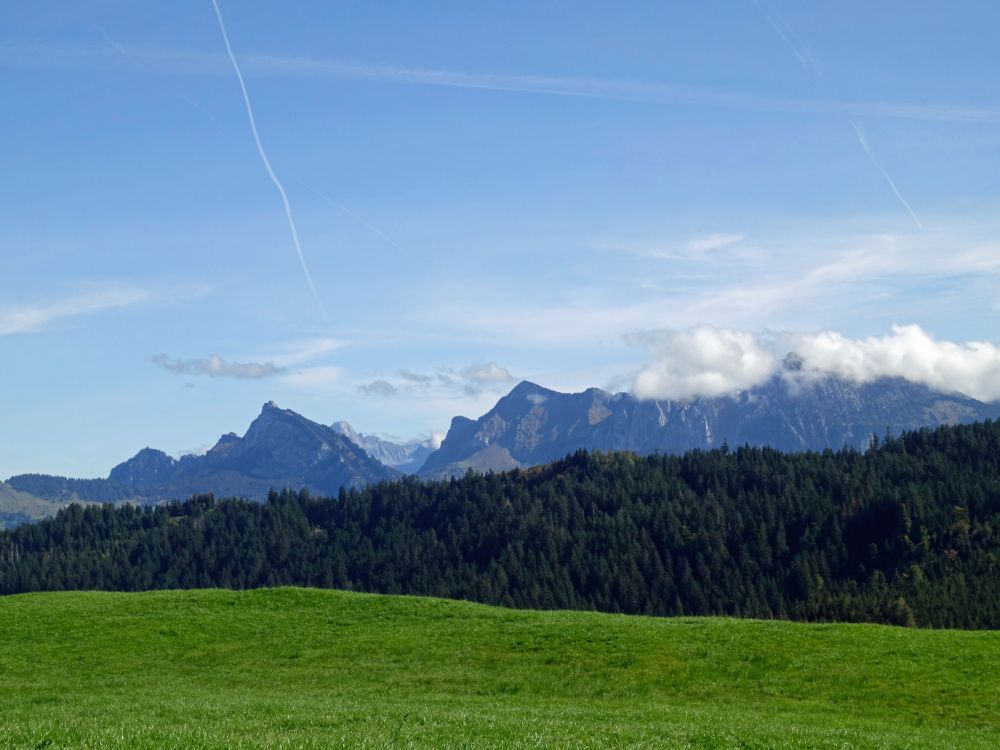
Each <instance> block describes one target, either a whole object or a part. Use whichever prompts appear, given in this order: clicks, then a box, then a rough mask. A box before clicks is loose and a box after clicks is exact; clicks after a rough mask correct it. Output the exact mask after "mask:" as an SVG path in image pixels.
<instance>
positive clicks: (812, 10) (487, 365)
mask: <svg viewBox="0 0 1000 750" xmlns="http://www.w3.org/2000/svg"><path fill="white" fill-rule="evenodd" d="M873 6H877V7H873ZM220 9H221V11H222V13H223V16H224V19H225V24H226V28H227V31H228V33H229V38H230V41H231V43H232V48H233V51H234V53H235V56H236V59H237V62H238V64H239V65H240V68H241V71H242V73H243V76H244V79H245V82H246V85H247V88H248V91H249V95H250V98H251V101H252V105H253V109H254V113H255V115H256V124H257V127H258V129H259V133H260V137H261V141H262V144H263V146H264V148H265V151H266V154H267V156H268V157H269V159H270V162H271V164H272V166H273V169H274V171H275V173H276V175H277V176H278V178H279V179H280V181H281V183H282V185H283V187H284V189H285V191H286V192H287V195H288V198H289V202H290V206H291V209H292V212H293V216H294V221H295V225H296V227H297V230H298V234H299V237H300V240H301V249H302V253H303V257H304V259H305V261H306V267H307V269H308V273H309V276H310V277H311V279H312V281H313V283H314V285H315V288H316V290H317V291H318V294H319V296H320V298H321V302H322V308H325V309H326V311H327V312H326V313H324V312H323V310H322V309H321V306H320V305H319V304H317V302H316V300H315V299H314V298H313V296H312V295H311V293H310V289H309V285H308V283H307V279H306V275H305V273H304V271H303V268H302V267H301V265H300V262H299V260H298V257H297V255H296V251H295V247H294V245H293V242H292V238H291V235H290V232H289V225H288V223H287V221H286V218H285V213H284V209H283V207H282V203H281V198H280V195H279V193H278V191H277V190H276V189H275V186H274V184H273V183H272V182H271V180H270V179H269V177H268V174H267V172H266V170H265V167H264V164H263V163H262V161H261V159H260V157H259V155H258V153H257V151H256V147H255V145H254V140H253V137H252V134H251V130H250V124H249V122H248V119H247V113H246V110H245V109H244V105H243V100H242V98H241V93H240V88H239V83H238V81H237V78H236V74H235V71H234V69H233V67H232V65H231V63H230V61H229V58H228V57H227V55H226V50H225V46H224V44H223V39H222V35H221V33H220V28H219V25H218V21H217V19H216V16H215V12H214V10H213V7H212V3H211V0H204V1H202V0H197V1H195V0H183V1H180V0H179V1H178V2H171V3H158V2H136V1H129V2H125V1H117V0H102V1H94V2H83V1H78V0H74V1H73V2H57V1H55V0H53V1H51V2H47V3H44V4H42V3H37V2H22V1H21V0H8V2H5V3H4V4H3V6H2V7H0V69H2V76H3V78H2V81H3V84H2V87H3V95H4V102H5V103H4V108H3V111H4V114H3V115H2V116H0V136H2V137H0V148H2V150H3V164H4V170H5V179H4V180H3V181H2V182H0V361H2V366H3V370H2V372H3V375H2V380H0V383H2V385H3V387H2V389H0V410H2V413H3V415H4V416H3V422H2V424H3V429H2V430H0V476H2V477H6V476H8V475H10V474H13V473H20V472H28V471H43V472H50V473H60V474H69V475H77V476H98V475H105V474H106V473H107V471H108V470H109V469H110V468H111V466H113V465H114V464H115V463H117V462H118V461H120V460H122V459H124V458H127V457H128V456H130V455H132V454H133V453H135V452H136V451H137V450H138V449H139V448H142V447H143V446H146V445H152V446H155V447H159V448H162V449H164V450H166V451H168V452H170V453H173V454H178V453H182V452H187V451H199V450H204V449H205V448H207V447H208V446H209V445H211V444H212V443H213V442H214V441H215V439H216V438H217V437H218V435H219V434H221V433H223V432H228V431H231V430H232V431H236V432H240V433H242V431H243V430H244V429H245V428H246V426H247V425H248V424H249V422H250V421H251V420H252V419H253V417H254V416H255V415H256V414H257V412H258V411H259V409H260V406H261V404H262V403H263V402H264V401H267V400H269V399H274V400H275V401H277V402H278V403H279V405H281V406H285V407H289V408H293V409H295V410H297V411H300V412H302V413H303V414H305V415H306V416H308V417H310V418H312V419H315V420H318V421H323V422H332V421H334V420H337V419H347V420H349V421H351V422H352V423H353V424H354V425H355V427H356V428H358V429H359V430H360V431H362V432H374V433H380V434H385V435H389V436H395V437H400V438H404V437H412V436H417V435H426V434H430V433H431V432H432V431H436V430H443V429H446V428H447V426H448V423H449V421H450V418H451V416H453V415H455V414H466V415H469V416H478V415H479V414H481V413H482V412H484V411H485V410H486V409H488V408H489V407H490V406H491V405H492V403H493V402H495V400H496V399H497V398H498V396H499V395H500V394H502V393H503V392H505V391H506V390H508V389H509V388H510V387H511V385H512V384H513V382H514V381H516V380H518V379H521V378H529V379H532V380H535V381H537V382H539V383H541V384H543V385H546V386H549V387H554V388H559V389H580V388H584V387H587V386H591V385H596V386H601V387H611V388H615V389H620V390H629V389H633V390H634V391H635V392H636V393H637V395H641V396H648V397H685V396H689V395H694V394H697V393H706V394H708V395H717V394H724V393H729V392H735V391H736V390H738V389H740V388H742V387H747V386H749V385H752V384H753V383H754V382H757V381H759V380H760V379H761V378H763V377H766V376H768V375H769V374H771V373H772V372H773V370H774V361H776V359H780V356H781V355H782V354H783V353H784V351H787V350H789V349H791V348H795V349H796V350H801V351H804V352H806V353H807V360H808V361H809V362H811V363H812V364H813V365H814V367H815V368H816V369H817V370H822V371H835V372H838V373H839V374H843V375H847V376H851V377H856V378H870V377H875V376H877V375H879V374H903V375H906V376H908V377H911V376H912V377H913V378H914V379H917V380H920V381H921V382H926V383H928V384H930V385H933V386H935V387H940V388H943V389H947V390H959V391H962V392H966V393H970V394H972V395H975V396H977V397H980V398H984V399H990V400H992V399H996V398H998V397H1000V389H998V386H996V385H993V384H994V383H996V382H1000V350H998V348H997V346H996V343H995V342H997V341H998V339H1000V336H998V334H997V323H998V320H1000V309H998V302H997V300H1000V294H998V291H1000V290H998V279H1000V243H998V241H997V229H998V225H1000V220H998V219H997V216H998V213H997V207H998V202H1000V201H998V199H1000V195H998V190H997V177H996V176H997V174H1000V148H998V146H1000V89H998V85H997V80H998V73H1000V49H998V47H997V45H996V43H995V34H993V30H995V29H996V27H997V25H998V23H1000V7H998V6H996V4H994V3H988V2H964V3H963V2H958V3H951V4H948V5H947V7H945V6H944V5H942V4H939V3H931V2H916V3H915V2H882V3H878V4H872V3H863V2H839V3H801V2H796V3H793V2H790V1H789V0H759V2H753V0H746V1H745V2H742V1H740V0H731V1H730V2H711V1H709V2H703V3H674V2H671V3H663V2H626V3H591V2H531V3H520V2H508V3H491V4H486V3H468V2H432V1H429V2H424V3H402V2H370V1H366V2H346V1H345V2H291V3H288V2H282V3H279V2H239V3H236V2H232V1H231V0H220Z"/></svg>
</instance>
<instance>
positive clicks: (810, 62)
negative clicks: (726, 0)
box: [753, 0, 924, 229]
mask: <svg viewBox="0 0 1000 750" xmlns="http://www.w3.org/2000/svg"><path fill="white" fill-rule="evenodd" d="M762 2H763V3H764V4H765V5H766V6H767V7H766V9H765V7H764V6H762V5H761V3H762ZM753 4H754V7H755V8H756V9H757V11H758V12H759V13H760V15H761V16H762V17H763V18H764V20H765V21H767V23H768V25H769V26H770V27H771V28H772V29H773V30H774V31H775V33H777V34H778V36H780V37H781V39H782V40H783V41H784V42H785V44H786V45H787V46H788V48H789V49H790V50H791V51H792V53H793V54H794V55H795V56H796V57H797V58H798V60H799V62H800V63H801V64H802V67H803V68H804V69H805V71H806V73H808V74H809V75H810V76H812V77H813V78H814V79H815V78H816V77H817V66H816V62H815V58H813V56H812V54H811V53H810V52H809V50H808V48H807V47H806V46H805V45H804V44H802V43H801V42H800V41H799V39H798V36H797V35H796V33H795V30H794V29H792V27H791V26H789V25H788V24H787V23H786V22H785V20H784V19H783V18H782V17H781V14H780V13H779V12H778V9H777V8H775V7H774V6H773V5H772V4H771V3H770V1H769V0H753ZM847 121H848V122H849V123H851V127H852V128H854V132H855V134H857V136H858V142H859V143H860V144H861V148H863V149H864V151H865V154H867V156H868V159H869V160H870V161H871V163H872V164H874V165H875V168H876V169H878V171H879V172H881V173H882V176H883V177H884V178H885V181H886V182H887V183H889V187H890V188H892V192H894V193H895V194H896V197H897V198H899V202H900V203H902V204H903V207H904V208H905V209H906V210H907V212H908V213H909V214H910V218H912V219H913V223H914V224H916V225H917V227H918V228H920V229H923V228H924V225H923V224H922V223H921V222H920V219H919V218H918V217H917V214H916V212H915V211H914V210H913V208H912V207H911V206H910V204H909V203H908V202H907V200H906V198H904V197H903V194H902V193H900V192H899V188H897V187H896V183H895V182H893V180H892V177H890V176H889V173H888V172H887V171H886V170H885V167H883V166H882V163H881V162H880V161H879V160H878V158H877V157H876V156H875V154H874V153H873V152H872V150H871V147H870V146H869V145H868V139H867V138H866V137H865V134H864V131H862V130H861V128H859V127H858V125H857V123H856V122H854V120H852V119H850V118H847Z"/></svg>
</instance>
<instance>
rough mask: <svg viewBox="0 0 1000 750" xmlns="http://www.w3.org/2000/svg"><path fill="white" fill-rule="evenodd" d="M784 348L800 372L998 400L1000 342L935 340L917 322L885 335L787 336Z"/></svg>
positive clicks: (999, 392)
mask: <svg viewBox="0 0 1000 750" xmlns="http://www.w3.org/2000/svg"><path fill="white" fill-rule="evenodd" d="M784 339H785V346H786V347H787V348H789V349H791V350H793V351H795V352H796V353H797V354H799V356H801V357H802V360H803V370H804V371H805V372H806V373H807V374H808V373H814V374H828V373H829V374H833V375H837V376H839V377H842V378H846V379H850V380H853V381H856V382H861V383H867V382H871V381H873V380H876V379H878V378H882V377H899V378H905V379H906V380H909V381H912V382H914V383H921V384H922V385H926V386H928V387H930V388H933V389H935V390H939V391H945V392H958V393H963V394H965V395H967V396H972V397H973V398H976V399H979V400H981V401H996V400H998V399H1000V346H997V345H996V344H993V343H990V342H987V341H967V342H963V343H956V342H952V341H938V340H937V339H935V338H934V337H933V336H931V335H930V334H928V333H927V332H926V331H924V330H923V329H922V328H921V327H920V326H917V325H902V326H900V325H897V326H893V327H892V332H891V333H890V334H888V335H886V336H880V337H879V336H870V337H868V338H862V339H850V338H847V337H846V336H844V335H842V334H840V333H837V332H836V331H825V332H823V333H818V334H786V335H785V336H784Z"/></svg>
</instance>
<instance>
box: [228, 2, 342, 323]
mask: <svg viewBox="0 0 1000 750" xmlns="http://www.w3.org/2000/svg"><path fill="white" fill-rule="evenodd" d="M212 7H213V8H215V16H216V18H218V19H219V30H220V31H221V32H222V41H224V42H225V43H226V52H227V53H229V61H230V62H231V63H232V64H233V70H235V71H236V78H237V80H239V82H240V90H241V91H242V92H243V103H244V104H246V107H247V118H248V119H249V120H250V130H251V131H253V139H254V142H255V143H256V144H257V153H258V154H260V159H261V161H262V162H264V167H265V168H266V169H267V173H268V175H269V176H270V177H271V182H273V183H274V186H275V187H276V188H277V189H278V193H279V195H281V202H282V204H283V205H284V206H285V216H286V217H287V218H288V228H289V230H291V233H292V243H293V244H294V245H295V252H296V253H297V254H298V256H299V264H300V265H301V266H302V273H303V275H305V277H306V283H307V284H308V285H309V291H310V292H312V296H313V299H314V300H316V304H317V306H318V307H319V309H320V311H321V312H322V313H323V317H324V318H326V319H327V321H329V320H330V313H329V312H328V311H327V309H326V305H324V304H323V300H322V299H321V298H320V296H319V292H318V291H317V290H316V285H315V284H314V283H313V280H312V274H310V273H309V266H308V265H306V258H305V256H304V255H303V254H302V246H301V245H300V244H299V232H298V230H297V229H296V228H295V219H293V218H292V207H291V206H290V205H289V203H288V196H287V195H286V194H285V188H284V187H283V186H282V184H281V180H279V179H278V176H277V175H276V174H275V173H274V170H273V169H272V168H271V161H270V159H268V158H267V153H266V152H265V151H264V146H263V145H262V144H261V142H260V135H259V134H258V133H257V122H256V121H255V120H254V116H253V107H251V106H250V95H249V94H248V93H247V87H246V84H245V83H244V82H243V74H242V73H241V72H240V66H239V65H238V64H237V62H236V56H235V55H234V54H233V48H232V47H231V46H230V44H229V35H228V34H227V33H226V25H225V23H223V21H222V11H220V10H219V4H218V3H217V2H216V0H212Z"/></svg>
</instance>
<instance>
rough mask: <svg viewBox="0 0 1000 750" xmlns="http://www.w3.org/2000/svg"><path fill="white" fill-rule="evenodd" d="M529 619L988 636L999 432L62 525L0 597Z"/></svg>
mask: <svg viewBox="0 0 1000 750" xmlns="http://www.w3.org/2000/svg"><path fill="white" fill-rule="evenodd" d="M287 584H294V585H303V586H321V587H336V588H344V589H354V590H359V591H371V592H382V593H404V594H424V595H434V596H443V597H453V598H462V599H472V600H476V601H480V602H487V603H493V604H501V605H510V606H516V607H530V608H573V609H597V610H604V611H610V612H624V613H639V614H653V615H708V614H722V615H734V616H739V617H763V618H789V619H796V620H838V621H870V622H882V623H894V624H899V625H911V626H912V625H916V626H923V627H959V628H998V627H1000V422H983V423H978V424H973V425H966V426H958V427H943V428H940V429H937V430H934V431H931V430H922V431H918V432H912V433H906V434H904V435H902V436H900V437H894V438H888V437H887V438H885V439H883V440H878V439H875V440H873V441H872V445H871V447H870V448H869V449H868V450H867V451H865V452H859V451H855V450H851V449H844V450H841V451H837V452H834V451H826V452H823V453H813V452H810V453H801V454H786V453H781V452H779V451H776V450H772V449H768V448H747V447H744V448H738V449H735V450H730V449H729V448H727V447H723V448H721V449H718V450H714V451H694V452H690V453H687V454H684V455H683V456H650V457H638V456H635V455H633V454H627V453H616V454H600V453H586V452H579V453H576V454H573V455H571V456H568V457H566V458H565V459H563V460H561V461H557V462H555V463H553V464H550V465H547V466H544V467H538V468H534V469H528V470H515V471H512V472H509V473H504V474H486V475H482V474H474V473H469V474H467V475H466V476H464V477H462V478H457V479H452V480H450V481H443V482H421V481H418V480H416V479H405V480H402V481H397V482H391V483H383V484H379V485H375V486H372V487H369V488H367V489H364V490H352V491H341V493H340V495H339V497H335V498H314V497H310V496H308V495H307V494H305V493H296V492H291V491H282V492H275V493H272V494H271V496H270V498H269V499H268V500H267V502H265V503H262V504H261V503H255V502H250V501H245V500H235V499H234V500H224V501H218V500H215V499H214V498H212V497H211V496H198V497H193V498H191V499H190V500H188V501H186V502H182V503H173V504H169V505H162V506H157V507H149V508H138V507H134V506H131V505H123V506H118V507H115V506H111V505H104V506H91V507H87V508H83V507H80V506H76V505H74V506H71V507H69V508H68V509H66V510H63V511H61V512H60V513H59V514H58V516H56V517H55V518H52V519H49V520H46V521H43V522H41V523H38V524H34V525H28V526H22V527H20V528H17V529H15V530H12V531H7V532H4V533H2V534H0V592H2V593H6V594H10V593H19V592H27V591H41V590H59V589H110V590H123V591H135V590H143V589H162V588H195V587H232V588H248V587H258V586H276V585H287Z"/></svg>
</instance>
